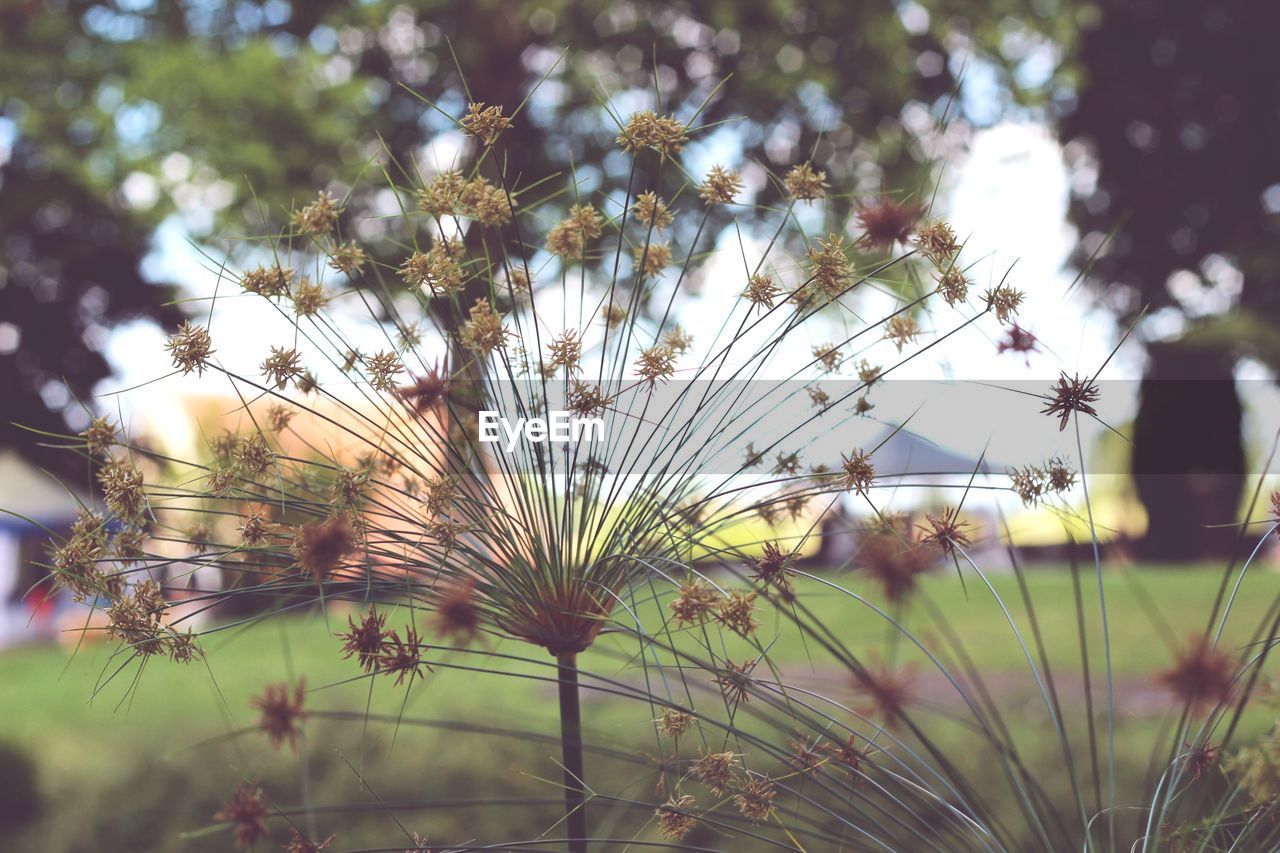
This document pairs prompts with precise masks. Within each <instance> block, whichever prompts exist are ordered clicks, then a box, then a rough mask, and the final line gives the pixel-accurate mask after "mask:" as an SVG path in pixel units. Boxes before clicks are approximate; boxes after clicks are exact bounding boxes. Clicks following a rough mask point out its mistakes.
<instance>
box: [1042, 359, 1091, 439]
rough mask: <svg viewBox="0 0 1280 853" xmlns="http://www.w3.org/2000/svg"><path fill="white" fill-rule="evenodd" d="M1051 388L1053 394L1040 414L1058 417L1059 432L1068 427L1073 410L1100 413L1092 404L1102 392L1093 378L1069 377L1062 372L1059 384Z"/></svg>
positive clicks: (1087, 413)
mask: <svg viewBox="0 0 1280 853" xmlns="http://www.w3.org/2000/svg"><path fill="white" fill-rule="evenodd" d="M1049 390H1050V393H1051V394H1052V395H1053V396H1052V397H1050V398H1048V400H1047V402H1046V403H1045V405H1044V408H1043V409H1041V410H1040V414H1042V415H1051V416H1055V417H1057V418H1058V432H1062V431H1063V430H1065V429H1066V428H1067V424H1068V423H1069V422H1070V420H1071V415H1072V413H1073V412H1080V413H1082V414H1085V415H1094V416H1096V415H1097V414H1098V410H1097V409H1095V408H1094V407H1093V406H1092V405H1090V404H1091V403H1096V402H1097V401H1098V397H1099V395H1100V393H1101V392H1099V390H1098V386H1097V385H1096V384H1095V383H1094V382H1093V380H1091V379H1081V378H1080V377H1079V376H1078V375H1077V376H1075V377H1072V378H1068V377H1067V374H1066V373H1062V374H1061V375H1060V376H1059V377H1058V384H1057V385H1055V386H1053V387H1052V388H1051V389H1049Z"/></svg>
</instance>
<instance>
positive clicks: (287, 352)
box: [262, 347, 302, 391]
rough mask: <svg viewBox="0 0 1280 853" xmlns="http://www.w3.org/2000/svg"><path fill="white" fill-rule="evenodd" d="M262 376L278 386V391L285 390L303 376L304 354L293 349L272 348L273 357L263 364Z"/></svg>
mask: <svg viewBox="0 0 1280 853" xmlns="http://www.w3.org/2000/svg"><path fill="white" fill-rule="evenodd" d="M262 375H263V376H265V377H266V378H267V379H268V380H270V381H271V382H272V383H273V384H274V385H275V386H276V390H277V391H280V390H283V389H284V388H286V387H288V385H289V383H290V382H291V381H293V380H296V379H297V378H298V377H299V376H301V375H302V354H301V353H300V352H298V351H297V350H296V349H292V348H285V347H272V348H271V355H269V356H267V357H266V359H264V360H263V362H262Z"/></svg>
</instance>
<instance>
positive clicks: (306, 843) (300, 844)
mask: <svg viewBox="0 0 1280 853" xmlns="http://www.w3.org/2000/svg"><path fill="white" fill-rule="evenodd" d="M337 837H338V836H336V835H330V836H329V837H328V838H326V839H325V840H324V841H312V840H311V839H310V838H308V837H307V836H305V835H303V834H302V833H301V832H300V831H298V829H297V827H293V826H291V827H289V840H288V841H286V842H285V845H284V853H320V851H321V850H324V849H326V848H327V847H328V846H329V845H330V844H332V843H333V839H335V838H337Z"/></svg>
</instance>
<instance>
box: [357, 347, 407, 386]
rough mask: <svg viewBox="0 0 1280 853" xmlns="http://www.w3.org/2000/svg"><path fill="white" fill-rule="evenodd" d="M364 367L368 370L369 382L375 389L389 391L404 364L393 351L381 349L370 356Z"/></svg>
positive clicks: (401, 371) (402, 369) (402, 370)
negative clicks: (381, 350)
mask: <svg viewBox="0 0 1280 853" xmlns="http://www.w3.org/2000/svg"><path fill="white" fill-rule="evenodd" d="M365 367H366V369H367V370H368V372H369V384H370V385H372V386H373V388H374V390H375V391H390V390H391V389H392V388H393V387H394V386H395V382H396V377H397V376H399V375H400V374H401V373H403V372H404V364H403V363H401V361H400V356H398V355H396V354H395V353H394V352H386V351H383V352H380V353H378V354H377V355H374V356H372V357H371V358H370V359H369V360H368V361H367V362H366V364H365Z"/></svg>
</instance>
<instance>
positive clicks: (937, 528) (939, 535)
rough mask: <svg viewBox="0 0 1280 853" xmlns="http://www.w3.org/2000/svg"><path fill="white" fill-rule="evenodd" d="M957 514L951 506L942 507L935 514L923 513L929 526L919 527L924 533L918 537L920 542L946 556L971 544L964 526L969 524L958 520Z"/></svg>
mask: <svg viewBox="0 0 1280 853" xmlns="http://www.w3.org/2000/svg"><path fill="white" fill-rule="evenodd" d="M958 516H959V511H958V510H956V509H954V508H952V507H944V508H943V510H942V512H941V513H939V514H938V515H936V516H933V515H925V520H926V521H928V522H929V527H927V528H926V527H921V528H920V530H921V531H923V533H924V536H922V537H921V538H920V542H921V544H924V545H931V546H933V547H934V548H937V549H938V550H939V551H941V552H942V553H944V554H946V555H947V556H951V555H952V554H954V553H955V550H956V548H963V547H966V546H968V545H971V544H973V543H972V540H970V539H969V536H968V534H967V533H966V532H965V528H967V527H968V526H969V524H968V523H967V522H964V521H960V520H959V518H958Z"/></svg>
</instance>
